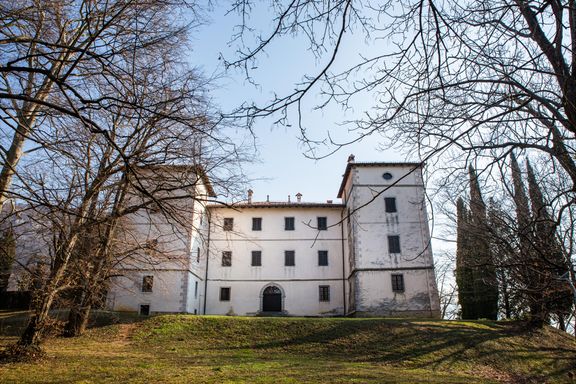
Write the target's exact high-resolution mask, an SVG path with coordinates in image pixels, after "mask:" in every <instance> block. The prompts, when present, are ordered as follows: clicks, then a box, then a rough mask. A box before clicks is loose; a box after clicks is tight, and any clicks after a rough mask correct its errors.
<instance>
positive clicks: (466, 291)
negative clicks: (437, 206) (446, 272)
mask: <svg viewBox="0 0 576 384" xmlns="http://www.w3.org/2000/svg"><path fill="white" fill-rule="evenodd" d="M456 214H457V222H456V231H457V235H456V236H457V240H456V284H457V285H458V302H459V303H460V308H461V309H462V313H461V317H462V319H464V320H471V319H477V318H478V315H477V314H476V306H475V303H474V276H473V274H472V268H471V266H470V231H469V219H470V214H469V212H468V210H467V209H466V206H465V204H464V200H462V198H461V197H459V198H458V201H457V203H456Z"/></svg>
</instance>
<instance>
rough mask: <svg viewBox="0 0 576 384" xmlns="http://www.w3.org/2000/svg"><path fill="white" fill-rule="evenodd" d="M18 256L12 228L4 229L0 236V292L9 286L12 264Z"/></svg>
mask: <svg viewBox="0 0 576 384" xmlns="http://www.w3.org/2000/svg"><path fill="white" fill-rule="evenodd" d="M15 258H16V240H15V239H14V232H13V231H12V228H11V227H10V228H8V230H6V231H4V233H3V234H2V237H1V238H0V292H4V291H6V289H7V288H8V279H9V278H10V273H11V271H12V264H14V260H15Z"/></svg>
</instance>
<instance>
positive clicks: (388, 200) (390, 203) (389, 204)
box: [384, 197, 396, 213]
mask: <svg viewBox="0 0 576 384" xmlns="http://www.w3.org/2000/svg"><path fill="white" fill-rule="evenodd" d="M384 204H385V205H386V212H388V213H394V212H396V198H395V197H385V198H384Z"/></svg>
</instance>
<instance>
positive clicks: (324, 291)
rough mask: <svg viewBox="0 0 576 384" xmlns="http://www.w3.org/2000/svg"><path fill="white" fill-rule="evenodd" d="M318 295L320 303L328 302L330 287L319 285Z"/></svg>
mask: <svg viewBox="0 0 576 384" xmlns="http://www.w3.org/2000/svg"><path fill="white" fill-rule="evenodd" d="M318 295H319V299H320V301H330V286H329V285H320V286H319V287H318Z"/></svg>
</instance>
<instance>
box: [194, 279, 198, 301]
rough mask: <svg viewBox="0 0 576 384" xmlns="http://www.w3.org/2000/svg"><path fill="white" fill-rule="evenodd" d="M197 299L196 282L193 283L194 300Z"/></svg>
mask: <svg viewBox="0 0 576 384" xmlns="http://www.w3.org/2000/svg"><path fill="white" fill-rule="evenodd" d="M197 297H198V282H197V281H195V282H194V298H195V299H196V298H197Z"/></svg>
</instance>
